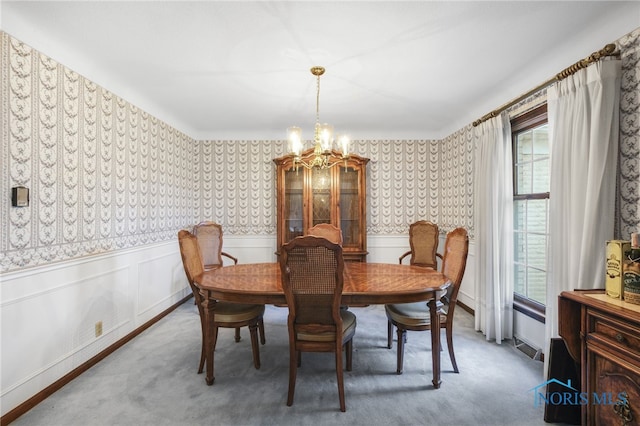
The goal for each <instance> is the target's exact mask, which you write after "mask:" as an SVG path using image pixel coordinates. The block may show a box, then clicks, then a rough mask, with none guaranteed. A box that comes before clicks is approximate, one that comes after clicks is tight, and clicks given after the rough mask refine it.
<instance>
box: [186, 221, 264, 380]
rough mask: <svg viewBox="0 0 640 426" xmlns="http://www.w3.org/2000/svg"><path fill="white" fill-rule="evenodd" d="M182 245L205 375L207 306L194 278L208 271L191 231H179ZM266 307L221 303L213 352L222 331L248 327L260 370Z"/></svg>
mask: <svg viewBox="0 0 640 426" xmlns="http://www.w3.org/2000/svg"><path fill="white" fill-rule="evenodd" d="M178 242H179V244H180V255H181V256H182V265H183V266H184V272H185V274H186V275H187V280H188V281H189V286H190V287H191V291H192V292H193V297H194V298H195V300H196V305H197V307H198V313H199V314H200V326H201V331H202V348H201V351H200V366H199V367H198V373H202V370H203V368H204V363H205V361H206V355H205V346H204V335H205V330H206V324H205V318H204V307H203V305H202V302H203V299H204V298H203V296H202V295H201V294H200V292H199V291H198V288H197V287H196V286H195V284H194V278H195V277H196V276H197V275H199V274H201V273H202V272H204V267H203V262H202V255H201V253H200V246H199V245H198V240H197V239H196V237H195V235H193V234H192V233H191V232H189V231H187V230H181V231H180V232H178ZM264 309H265V308H264V305H251V304H245V303H232V302H224V301H218V302H217V303H216V306H215V310H214V332H213V349H214V350H215V347H216V342H217V340H218V328H219V327H223V328H235V329H236V330H239V329H240V327H244V326H248V327H249V331H250V334H251V348H252V351H253V365H254V367H255V368H256V369H259V368H260V349H259V346H258V329H260V340H261V343H262V344H263V345H264V344H265V341H266V340H265V336H264V323H263V315H264ZM238 341H239V335H238V334H236V342H238Z"/></svg>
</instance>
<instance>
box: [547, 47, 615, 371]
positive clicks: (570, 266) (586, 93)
mask: <svg viewBox="0 0 640 426" xmlns="http://www.w3.org/2000/svg"><path fill="white" fill-rule="evenodd" d="M620 76H621V61H620V60H602V61H599V62H597V63H595V64H592V65H590V66H589V67H587V68H585V69H582V70H580V71H578V72H576V73H575V74H573V75H572V76H569V77H567V78H566V79H564V80H562V81H560V82H558V83H555V84H554V85H553V86H551V87H550V88H549V89H548V91H547V102H548V117H549V135H550V144H551V172H550V178H551V187H550V191H551V192H550V198H549V247H548V250H547V267H548V274H547V304H546V322H545V323H546V325H545V342H547V343H546V344H547V348H546V351H545V352H546V353H547V354H548V353H549V342H550V340H551V338H552V337H557V336H558V314H557V306H558V295H559V294H560V293H561V292H562V291H565V290H574V289H596V288H604V280H605V250H606V241H607V240H610V239H613V235H614V221H615V218H614V215H615V189H616V174H617V158H618V131H619V127H620V123H619V104H620ZM547 359H548V357H547V358H545V364H546V363H547V362H546V360H547ZM546 367H547V366H546V365H545V371H547V370H546Z"/></svg>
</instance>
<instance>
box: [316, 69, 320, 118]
mask: <svg viewBox="0 0 640 426" xmlns="http://www.w3.org/2000/svg"><path fill="white" fill-rule="evenodd" d="M316 78H317V84H316V123H319V122H320V74H318V75H317V76H316Z"/></svg>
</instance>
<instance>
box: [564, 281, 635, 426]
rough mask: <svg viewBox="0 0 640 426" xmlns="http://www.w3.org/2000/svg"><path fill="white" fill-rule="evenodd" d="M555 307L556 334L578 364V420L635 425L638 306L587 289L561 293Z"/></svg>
mask: <svg viewBox="0 0 640 426" xmlns="http://www.w3.org/2000/svg"><path fill="white" fill-rule="evenodd" d="M558 308H559V311H558V313H559V316H558V320H559V323H558V332H559V334H560V336H561V337H562V338H563V340H564V341H565V343H566V345H567V350H568V351H569V354H570V355H571V357H572V358H573V359H574V360H575V361H576V363H578V364H579V365H580V377H581V395H583V396H584V397H583V398H584V399H585V400H586V401H587V403H585V404H583V405H582V424H587V425H634V424H640V305H634V304H630V303H625V302H624V301H622V300H618V299H613V298H611V297H609V296H607V295H606V294H605V293H604V291H599V290H598V291H595V290H590V291H565V292H563V293H562V294H561V295H560V296H559V298H558ZM620 395H623V396H625V395H626V398H624V397H623V398H620ZM625 399H626V403H623V402H624V400H625Z"/></svg>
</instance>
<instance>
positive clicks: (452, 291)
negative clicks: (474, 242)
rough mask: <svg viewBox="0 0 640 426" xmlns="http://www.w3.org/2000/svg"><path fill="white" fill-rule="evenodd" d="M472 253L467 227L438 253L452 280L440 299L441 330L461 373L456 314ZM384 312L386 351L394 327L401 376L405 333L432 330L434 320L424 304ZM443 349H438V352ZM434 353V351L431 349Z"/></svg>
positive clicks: (451, 235)
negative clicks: (455, 334) (456, 347)
mask: <svg viewBox="0 0 640 426" xmlns="http://www.w3.org/2000/svg"><path fill="white" fill-rule="evenodd" d="M468 252H469V236H468V235H467V231H466V230H465V229H464V228H456V229H454V230H452V231H451V232H449V233H448V234H447V238H446V240H445V243H444V254H443V255H441V254H440V253H438V257H439V258H441V259H442V271H441V272H442V273H443V274H444V275H445V276H446V277H447V278H449V280H450V281H451V285H450V286H449V287H448V288H447V290H446V292H444V294H443V295H442V296H441V297H440V302H441V307H440V309H439V315H440V328H444V329H445V330H446V334H447V347H448V349H449V358H451V364H452V365H453V371H455V372H456V373H458V372H459V371H458V364H457V363H456V357H455V355H454V352H453V311H454V309H455V307H456V302H457V301H458V290H460V284H461V283H462V277H463V276H464V270H465V268H466V265H467V254H468ZM385 312H386V314H387V319H388V327H387V348H389V349H391V346H392V342H393V326H395V327H396V329H397V333H398V362H397V370H396V372H397V373H398V374H402V368H403V358H404V344H405V342H406V332H407V330H411V331H425V330H431V318H430V314H429V306H428V305H427V303H425V302H415V303H400V304H393V305H385ZM439 349H440V348H438V350H439ZM431 350H434V348H431Z"/></svg>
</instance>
